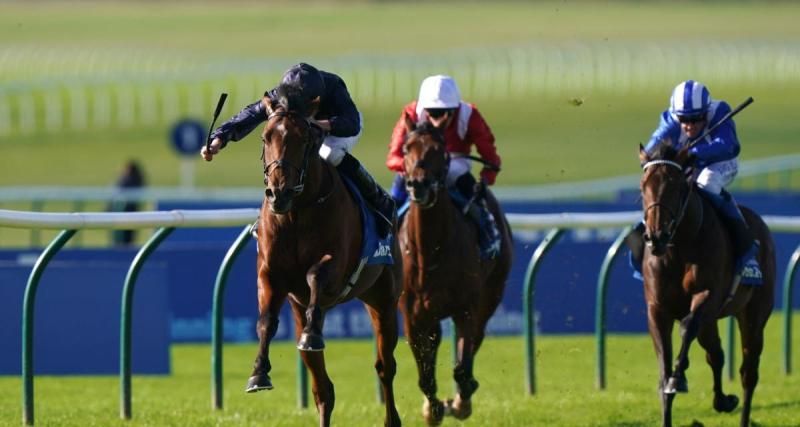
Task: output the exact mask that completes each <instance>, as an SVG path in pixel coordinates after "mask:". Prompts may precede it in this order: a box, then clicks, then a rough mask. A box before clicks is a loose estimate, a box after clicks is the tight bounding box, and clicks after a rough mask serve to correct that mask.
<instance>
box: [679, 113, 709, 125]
mask: <svg viewBox="0 0 800 427" xmlns="http://www.w3.org/2000/svg"><path fill="white" fill-rule="evenodd" d="M705 120H706V115H705V114H695V115H691V116H678V121H679V122H681V123H699V122H704V121H705Z"/></svg>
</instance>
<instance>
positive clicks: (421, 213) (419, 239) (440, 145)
mask: <svg viewBox="0 0 800 427" xmlns="http://www.w3.org/2000/svg"><path fill="white" fill-rule="evenodd" d="M406 126H407V127H408V137H407V140H406V142H405V145H404V147H403V150H404V158H405V171H406V179H407V181H406V185H407V186H408V188H409V196H410V198H411V201H412V203H411V205H410V208H409V210H408V213H407V214H406V216H405V220H404V222H403V224H402V226H401V229H400V232H399V234H398V236H400V240H401V243H400V244H401V247H402V249H403V289H404V293H403V295H402V296H401V298H400V307H401V310H402V312H403V315H404V316H405V331H406V337H407V339H408V343H409V344H410V346H411V351H412V352H413V353H414V358H415V359H416V361H417V369H418V371H419V387H420V389H422V392H423V394H424V395H425V401H424V404H423V416H424V417H425V420H426V421H427V422H428V424H430V425H437V424H439V423H441V421H442V418H443V415H444V413H445V411H446V410H447V412H449V413H451V414H452V415H454V416H455V417H456V418H459V419H464V418H467V417H468V416H469V415H470V414H471V412H472V404H471V400H470V399H471V397H472V394H473V393H474V392H475V390H476V389H477V388H478V382H477V381H476V380H475V378H474V376H473V369H472V368H473V362H474V357H475V354H476V353H477V351H478V348H479V347H480V345H481V342H482V341H483V337H484V333H485V327H486V323H487V322H488V321H489V318H490V317H491V316H492V314H493V313H494V311H495V309H496V308H497V306H498V305H499V304H500V301H501V299H502V297H503V289H504V288H505V282H506V277H507V276H508V273H509V270H510V268H511V258H512V247H511V229H510V228H509V226H508V222H507V221H506V220H505V216H504V215H503V214H502V212H501V210H500V208H499V206H498V203H497V200H495V198H494V197H493V196H492V194H491V193H490V192H488V191H487V202H488V204H489V206H490V209H491V212H492V214H493V215H494V217H495V218H496V219H497V226H498V229H499V231H500V234H501V236H502V243H501V248H500V252H499V255H498V256H497V257H496V258H495V259H492V260H486V261H482V260H481V258H480V254H479V251H478V236H477V234H476V230H475V226H474V225H473V224H472V223H471V222H468V220H467V218H466V217H465V216H464V215H463V214H462V213H461V212H459V210H458V209H457V208H456V207H455V206H454V205H453V203H452V201H451V199H450V196H449V194H448V190H447V188H446V185H445V177H446V176H447V170H448V162H449V155H448V154H447V152H446V151H445V145H444V139H443V137H442V135H441V133H440V132H439V131H438V129H435V128H433V127H432V126H431V125H430V124H429V123H424V124H422V125H421V126H420V127H419V128H416V127H415V125H414V123H413V122H410V121H407V123H406ZM447 317H451V318H452V319H453V321H454V322H455V325H456V333H457V337H458V349H457V359H458V360H457V362H456V366H455V368H454V370H453V376H454V378H455V380H456V383H457V387H458V394H457V395H456V396H455V399H454V400H453V401H452V402H448V407H447V408H445V405H444V404H443V403H442V401H440V400H439V399H438V398H437V397H436V375H435V367H436V352H437V349H438V347H439V343H440V342H441V334H442V331H441V327H440V323H439V322H440V321H441V320H442V319H445V318H447Z"/></svg>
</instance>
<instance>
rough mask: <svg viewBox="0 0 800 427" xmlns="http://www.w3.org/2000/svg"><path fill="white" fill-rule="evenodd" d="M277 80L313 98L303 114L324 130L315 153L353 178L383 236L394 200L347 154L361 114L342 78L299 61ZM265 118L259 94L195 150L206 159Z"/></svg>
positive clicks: (358, 133) (271, 92)
mask: <svg viewBox="0 0 800 427" xmlns="http://www.w3.org/2000/svg"><path fill="white" fill-rule="evenodd" d="M279 85H288V86H291V87H293V88H295V89H296V90H299V91H300V92H301V93H302V94H303V97H304V98H305V99H307V100H308V102H309V104H310V103H311V102H312V101H315V100H316V99H317V98H319V109H318V110H317V112H316V114H315V115H314V117H312V118H309V119H310V120H312V121H313V122H314V123H316V125H317V126H319V128H321V129H322V130H323V131H324V132H325V137H324V140H323V141H322V146H320V149H319V155H320V156H321V157H322V158H323V159H325V161H327V162H328V163H329V164H331V165H333V166H335V167H336V168H337V169H338V170H339V171H341V172H343V173H344V174H345V175H347V176H348V177H349V178H350V179H351V180H352V181H353V182H355V184H356V185H357V186H358V189H359V191H360V192H361V194H362V195H363V196H364V199H365V200H366V201H367V203H369V204H370V205H371V207H372V208H373V209H374V210H376V212H377V213H378V214H379V216H380V217H381V218H382V219H383V221H378V227H379V233H380V234H381V236H382V237H386V236H387V235H388V233H389V232H390V231H391V229H392V221H393V217H394V216H395V215H396V210H395V205H394V201H393V200H392V198H391V197H389V195H388V194H387V193H386V191H384V190H383V188H381V186H380V185H378V184H377V183H376V182H375V180H374V179H373V178H372V176H371V175H370V174H369V172H367V170H366V169H364V167H363V166H362V165H361V163H360V162H359V161H358V160H357V159H356V158H355V157H353V155H352V154H350V150H351V149H352V148H353V147H354V146H355V145H356V143H357V142H358V138H359V137H360V136H361V129H362V125H361V120H362V117H361V113H359V112H358V109H357V108H356V105H355V103H354V102H353V100H352V99H351V98H350V93H349V92H348V91H347V86H345V83H344V81H343V80H342V79H341V78H340V77H339V76H337V75H336V74H333V73H329V72H326V71H320V70H317V69H316V68H314V67H313V66H311V65H308V64H305V63H300V64H297V65H294V66H292V67H291V68H289V70H288V71H286V73H284V75H283V78H282V80H281V83H280V84H279ZM276 89H277V88H273V89H272V90H269V91H267V92H266V93H265V94H264V96H267V97H269V98H271V99H274V98H275V94H276ZM266 119H267V114H266V110H265V107H264V104H263V103H262V102H261V100H260V99H259V100H258V101H256V102H254V103H252V104H250V105H248V106H246V107H244V108H243V109H242V111H240V112H239V114H237V115H235V116H234V117H232V118H230V119H229V120H228V121H226V122H225V123H223V124H222V125H221V126H220V127H218V128H217V129H216V130H215V131H214V132H212V133H211V136H210V137H211V138H212V142H211V145H210V149H208V150H206V147H203V149H202V151H201V155H202V156H203V158H204V159H206V160H209V161H210V160H211V159H212V158H213V156H214V155H215V154H217V153H218V152H219V151H220V150H221V149H223V148H225V146H226V145H227V144H228V142H229V141H239V140H240V139H242V138H244V137H245V136H247V134H249V133H250V132H251V131H252V130H253V129H255V128H256V126H258V125H259V124H260V123H262V122H263V121H265V120H266Z"/></svg>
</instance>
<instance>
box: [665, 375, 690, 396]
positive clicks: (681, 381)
mask: <svg viewBox="0 0 800 427" xmlns="http://www.w3.org/2000/svg"><path fill="white" fill-rule="evenodd" d="M688 392H689V381H687V380H686V377H685V376H680V377H678V378H675V377H669V380H667V385H665V386H664V394H675V393H688Z"/></svg>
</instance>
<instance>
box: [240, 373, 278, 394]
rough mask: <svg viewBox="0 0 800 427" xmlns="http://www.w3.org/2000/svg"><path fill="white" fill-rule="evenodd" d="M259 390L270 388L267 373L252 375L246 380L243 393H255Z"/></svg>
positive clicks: (270, 383)
mask: <svg viewBox="0 0 800 427" xmlns="http://www.w3.org/2000/svg"><path fill="white" fill-rule="evenodd" d="M261 390H272V381H271V380H270V379H269V375H267V374H263V375H253V376H252V377H250V379H249V380H247V387H246V388H245V389H244V391H245V393H255V392H257V391H261Z"/></svg>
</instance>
